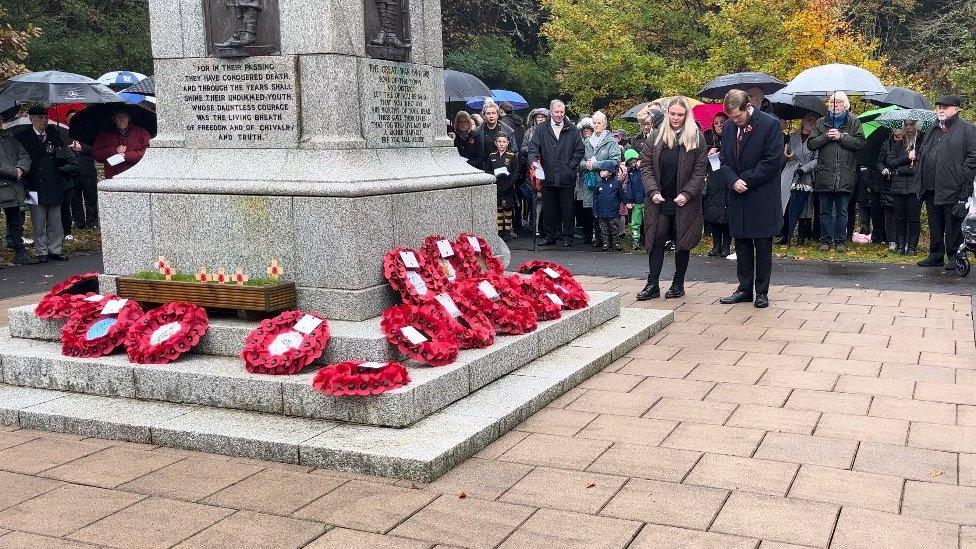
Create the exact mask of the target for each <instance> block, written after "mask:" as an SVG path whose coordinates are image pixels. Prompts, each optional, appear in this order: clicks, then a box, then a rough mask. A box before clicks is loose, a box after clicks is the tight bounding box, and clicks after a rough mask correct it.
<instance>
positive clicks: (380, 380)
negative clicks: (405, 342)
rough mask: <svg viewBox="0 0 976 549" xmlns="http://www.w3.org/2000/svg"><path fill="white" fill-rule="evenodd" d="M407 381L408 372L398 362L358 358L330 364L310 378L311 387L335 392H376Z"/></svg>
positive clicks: (329, 393) (381, 391)
mask: <svg viewBox="0 0 976 549" xmlns="http://www.w3.org/2000/svg"><path fill="white" fill-rule="evenodd" d="M408 383H410V374H409V373H407V368H406V367H404V365H403V364H400V363H399V362H363V361H361V360H350V361H347V362H340V363H338V364H330V365H328V366H326V367H325V368H322V369H321V370H319V371H318V372H316V374H315V377H314V378H312V387H313V388H314V389H315V390H316V391H319V392H320V393H325V394H327V395H336V396H347V395H352V396H370V395H378V394H381V393H385V392H387V391H392V390H393V389H396V388H398V387H403V386H404V385H406V384H408Z"/></svg>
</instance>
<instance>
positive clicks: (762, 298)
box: [754, 294, 769, 309]
mask: <svg viewBox="0 0 976 549" xmlns="http://www.w3.org/2000/svg"><path fill="white" fill-rule="evenodd" d="M754 305H755V306H756V308H757V309H765V308H766V307H769V296H767V295H766V294H759V295H757V296H756V302H755V303H754Z"/></svg>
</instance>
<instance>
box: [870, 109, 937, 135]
mask: <svg viewBox="0 0 976 549" xmlns="http://www.w3.org/2000/svg"><path fill="white" fill-rule="evenodd" d="M906 120H914V121H915V122H917V124H916V125H917V127H918V130H919V131H923V132H927V131H929V130H930V129H932V126H934V125H935V122H936V120H938V116H937V115H936V114H935V111H930V110H927V109H903V110H897V111H891V112H886V113H884V114H882V115H881V116H879V117H878V118H877V119H876V122H877V123H878V124H880V125H882V126H884V127H886V128H891V129H893V130H897V129H899V128H901V127H902V124H904V123H905V121H906Z"/></svg>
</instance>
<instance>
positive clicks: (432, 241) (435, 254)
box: [420, 234, 468, 288]
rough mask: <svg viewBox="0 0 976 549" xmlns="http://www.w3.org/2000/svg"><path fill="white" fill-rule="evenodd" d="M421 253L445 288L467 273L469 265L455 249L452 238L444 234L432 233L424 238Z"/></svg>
mask: <svg viewBox="0 0 976 549" xmlns="http://www.w3.org/2000/svg"><path fill="white" fill-rule="evenodd" d="M420 253H421V255H423V256H424V259H425V260H426V261H427V265H428V266H429V267H430V271H431V273H432V274H433V275H434V276H435V277H437V278H438V279H439V280H440V284H441V286H442V287H443V288H450V287H451V286H453V285H454V284H455V283H457V282H458V281H459V280H461V279H463V278H465V276H466V275H467V272H468V267H467V265H466V264H465V262H464V260H463V259H462V258H461V257H460V256H459V255H458V254H457V252H455V251H454V244H452V243H451V241H450V239H448V238H446V237H444V236H442V235H439V234H432V235H430V236H428V237H427V238H424V242H423V244H421V246H420Z"/></svg>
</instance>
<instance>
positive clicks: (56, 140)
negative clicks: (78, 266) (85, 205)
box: [17, 107, 78, 263]
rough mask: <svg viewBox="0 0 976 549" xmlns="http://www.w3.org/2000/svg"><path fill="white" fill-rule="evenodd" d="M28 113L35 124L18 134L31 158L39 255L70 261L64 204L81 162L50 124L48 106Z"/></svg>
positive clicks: (30, 178) (30, 179)
mask: <svg viewBox="0 0 976 549" xmlns="http://www.w3.org/2000/svg"><path fill="white" fill-rule="evenodd" d="M27 115H28V116H29V117H30V122H31V125H30V127H29V128H27V129H25V130H23V131H21V132H20V133H19V134H17V140H18V141H20V144H21V145H23V146H24V149H25V150H26V151H27V154H29V155H30V159H31V169H30V171H29V172H27V177H26V187H27V192H28V193H29V195H30V199H29V200H28V203H30V204H31V205H30V212H31V224H32V225H33V227H34V246H35V251H36V252H37V259H38V261H40V262H41V263H47V262H48V260H51V259H53V260H56V261H67V260H68V258H67V256H65V255H64V254H63V253H62V251H61V241H62V240H63V239H64V227H63V225H62V222H61V204H62V201H63V199H64V190H65V188H67V184H66V180H67V178H70V177H71V176H72V175H74V174H76V173H77V172H78V162H77V160H76V159H75V156H74V154H73V153H72V152H71V151H70V150H69V149H68V148H67V147H66V146H65V143H64V140H63V139H62V137H61V132H60V131H57V130H56V129H55V128H53V127H50V126H48V120H47V109H45V108H44V107H34V108H32V109H31V110H30V111H28V112H27Z"/></svg>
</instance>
